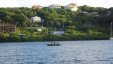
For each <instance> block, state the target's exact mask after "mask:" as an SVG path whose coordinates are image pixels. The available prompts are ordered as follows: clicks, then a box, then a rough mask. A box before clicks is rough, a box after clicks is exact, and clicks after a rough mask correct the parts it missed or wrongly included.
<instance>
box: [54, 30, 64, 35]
mask: <svg viewBox="0 0 113 64" xmlns="http://www.w3.org/2000/svg"><path fill="white" fill-rule="evenodd" d="M52 34H54V35H61V34H64V31H53V33H52Z"/></svg>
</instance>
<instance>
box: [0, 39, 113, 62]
mask: <svg viewBox="0 0 113 64" xmlns="http://www.w3.org/2000/svg"><path fill="white" fill-rule="evenodd" d="M47 43H48V42H38V43H37V42H33V43H31V42H28V43H1V44H0V64H113V42H112V41H109V40H100V41H65V42H63V41H61V42H60V43H61V44H62V45H61V46H55V47H54V46H52V47H51V46H47V45H46V44H47Z"/></svg>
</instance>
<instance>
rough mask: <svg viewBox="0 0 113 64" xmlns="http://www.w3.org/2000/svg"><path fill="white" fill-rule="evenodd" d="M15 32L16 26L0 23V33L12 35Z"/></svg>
mask: <svg viewBox="0 0 113 64" xmlns="http://www.w3.org/2000/svg"><path fill="white" fill-rule="evenodd" d="M15 31H16V24H11V23H4V22H1V23H0V33H4V32H7V33H13V32H15Z"/></svg>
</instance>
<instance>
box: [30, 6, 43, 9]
mask: <svg viewBox="0 0 113 64" xmlns="http://www.w3.org/2000/svg"><path fill="white" fill-rule="evenodd" d="M42 8H43V7H42V6H40V5H34V6H32V9H33V10H40V9H42Z"/></svg>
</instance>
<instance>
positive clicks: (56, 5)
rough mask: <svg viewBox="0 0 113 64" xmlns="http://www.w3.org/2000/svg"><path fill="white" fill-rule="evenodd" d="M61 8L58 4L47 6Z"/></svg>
mask: <svg viewBox="0 0 113 64" xmlns="http://www.w3.org/2000/svg"><path fill="white" fill-rule="evenodd" d="M61 7H62V6H61V5H59V4H52V5H50V6H49V8H61Z"/></svg>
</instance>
